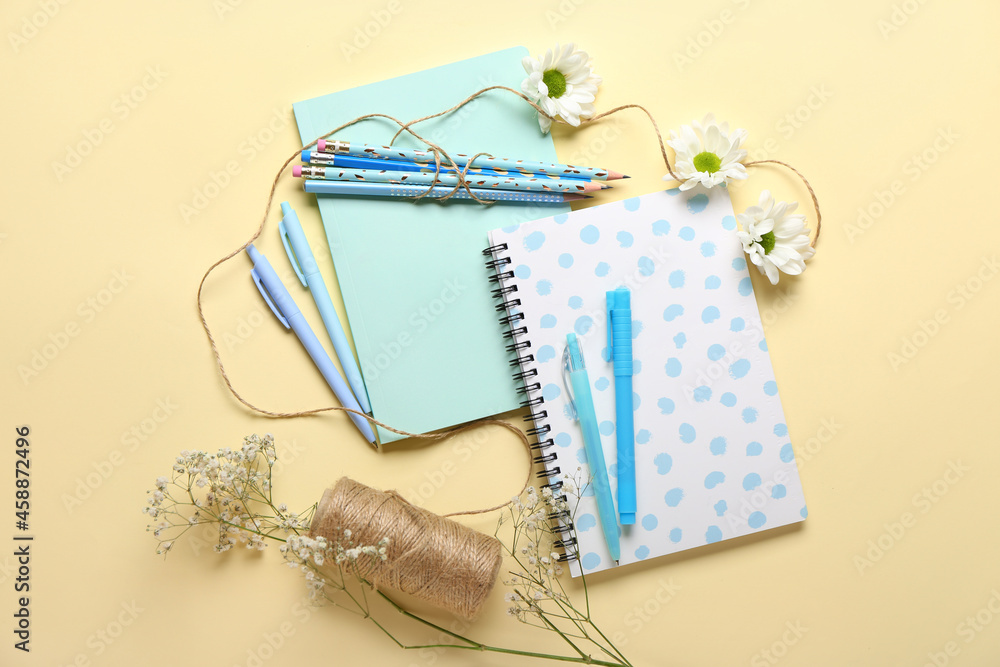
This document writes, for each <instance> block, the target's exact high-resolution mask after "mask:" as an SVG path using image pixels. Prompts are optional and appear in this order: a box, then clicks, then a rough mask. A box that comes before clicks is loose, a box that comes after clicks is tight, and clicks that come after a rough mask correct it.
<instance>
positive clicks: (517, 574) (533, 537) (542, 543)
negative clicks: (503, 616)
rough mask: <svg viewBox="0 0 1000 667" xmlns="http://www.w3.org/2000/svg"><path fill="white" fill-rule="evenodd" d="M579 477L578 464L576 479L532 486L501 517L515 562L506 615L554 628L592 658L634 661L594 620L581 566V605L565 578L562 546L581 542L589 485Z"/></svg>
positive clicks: (508, 582)
mask: <svg viewBox="0 0 1000 667" xmlns="http://www.w3.org/2000/svg"><path fill="white" fill-rule="evenodd" d="M580 476H582V471H581V470H580V469H579V468H578V469H577V478H573V477H569V476H565V477H563V479H562V480H560V481H558V482H556V483H555V484H551V485H545V486H543V487H542V488H541V489H536V488H535V487H533V486H529V487H528V488H527V490H526V491H525V493H524V494H523V495H522V496H521V497H516V498H513V499H512V500H511V504H510V506H509V507H508V511H507V514H505V515H502V516H501V518H500V520H499V521H498V523H497V530H496V533H495V534H496V536H497V537H498V538H499V539H500V541H501V543H502V544H503V545H504V548H505V549H507V555H508V556H509V558H510V559H511V561H512V562H513V564H514V566H515V567H513V568H512V569H511V570H510V571H509V573H508V575H509V576H507V577H505V578H504V579H503V583H504V584H505V585H506V586H507V587H508V589H509V592H508V593H507V594H506V595H505V596H504V600H505V601H506V602H507V603H508V606H507V615H508V616H512V617H514V618H516V619H517V620H518V621H520V622H522V623H524V624H526V625H531V626H534V627H537V628H541V629H543V630H548V631H551V632H555V633H556V634H558V635H559V636H560V637H562V639H563V640H564V641H566V642H568V643H569V644H570V645H571V646H572V647H573V648H574V649H575V650H576V652H577V653H578V654H579V655H581V656H583V655H586V656H587V657H588V661H589V660H593V661H594V662H595V663H597V662H598V661H597V660H596V659H595V658H592V657H591V656H590V653H589V651H594V650H596V651H599V652H600V654H601V655H602V658H603V659H604V660H606V661H607V662H605V663H601V664H611V665H630V664H631V663H629V661H628V660H627V659H626V658H625V656H624V655H622V653H621V651H619V650H618V648H617V647H616V646H615V645H614V644H613V643H612V642H611V640H610V639H608V637H607V636H606V635H605V634H604V633H603V632H601V630H600V628H598V626H597V625H596V624H595V623H594V621H593V619H592V617H591V613H590V598H589V595H588V593H587V583H586V577H585V576H584V575H583V573H582V570H581V576H580V580H581V582H582V583H583V597H584V600H583V601H584V604H583V605H582V608H580V607H578V606H576V605H575V604H574V602H573V601H572V600H571V599H570V596H569V594H568V593H567V591H566V589H565V588H564V587H563V585H562V582H561V581H560V577H561V576H562V574H563V570H564V568H563V565H562V563H563V559H564V557H563V556H561V555H560V554H559V553H558V551H557V549H559V548H562V547H565V548H567V549H569V550H570V551H572V549H573V545H575V543H576V530H575V528H574V524H573V521H572V518H573V516H575V514H576V507H577V505H578V503H579V499H580V497H579V492H578V489H581V488H586V486H587V483H581V482H582V481H583V480H581V479H580ZM588 483H589V482H588ZM501 535H503V536H502V537H501ZM508 545H509V547H508Z"/></svg>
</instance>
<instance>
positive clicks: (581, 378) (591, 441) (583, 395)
mask: <svg viewBox="0 0 1000 667" xmlns="http://www.w3.org/2000/svg"><path fill="white" fill-rule="evenodd" d="M567 376H568V377H569V382H566V378H567ZM563 383H564V384H565V385H566V391H567V393H568V394H569V395H570V411H571V412H572V413H573V417H574V420H578V421H579V422H580V430H582V431H583V446H584V448H585V449H586V452H587V464H588V465H589V466H590V473H591V475H593V482H592V484H593V485H594V498H596V499H597V514H598V516H600V518H601V530H602V531H603V532H604V539H605V540H606V541H607V543H608V550H609V551H610V552H611V559H612V560H613V561H615V565H617V564H618V561H619V560H620V559H621V545H620V543H619V541H618V522H617V520H616V519H617V516H616V515H615V501H614V498H613V496H612V495H611V483H610V482H609V481H608V468H607V465H606V464H605V463H604V447H603V446H602V445H601V431H600V429H598V427H597V414H596V413H595V412H594V398H593V396H592V395H591V393H590V378H589V377H588V376H587V368H586V366H585V365H584V363H583V353H582V352H581V351H580V341H578V340H577V338H576V334H572V333H571V334H566V349H565V350H564V351H563Z"/></svg>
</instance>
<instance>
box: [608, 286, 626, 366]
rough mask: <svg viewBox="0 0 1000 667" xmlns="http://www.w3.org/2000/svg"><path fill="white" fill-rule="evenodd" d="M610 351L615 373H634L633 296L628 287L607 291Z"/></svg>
mask: <svg viewBox="0 0 1000 667" xmlns="http://www.w3.org/2000/svg"><path fill="white" fill-rule="evenodd" d="M606 297H607V303H608V353H609V354H610V355H611V361H612V362H613V363H614V372H615V375H632V298H631V293H630V292H629V290H628V288H627V287H619V288H618V289H616V290H612V291H610V292H608V293H607V295H606Z"/></svg>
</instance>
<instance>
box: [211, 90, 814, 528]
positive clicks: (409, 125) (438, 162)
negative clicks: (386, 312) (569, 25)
mask: <svg viewBox="0 0 1000 667" xmlns="http://www.w3.org/2000/svg"><path fill="white" fill-rule="evenodd" d="M491 90H503V91H506V92H508V93H511V94H513V95H516V96H517V97H519V98H521V99H522V100H524V101H525V102H526V103H528V104H529V105H531V107H532V108H534V109H535V111H537V112H538V113H539V114H540V115H542V116H544V117H545V118H548V119H549V120H552V121H553V122H556V123H562V122H564V121H562V120H561V119H558V118H554V117H552V116H550V115H549V114H547V113H546V112H545V110H544V109H542V108H541V107H540V106H538V105H537V104H535V102H534V101H532V100H531V99H530V98H529V97H527V96H526V95H525V94H524V93H522V92H520V91H517V90H514V89H513V88H509V87H507V86H489V87H487V88H483V89H482V90H478V91H476V92H475V93H473V94H471V95H469V96H468V97H466V98H465V99H464V100H462V101H461V102H459V103H458V104H456V105H455V106H453V107H450V108H448V109H445V110H444V111H440V112H438V113H435V114H431V115H429V116H424V117H422V118H417V119H415V120H411V121H408V122H403V121H400V120H399V119H397V118H394V117H393V116H390V115H388V114H383V113H370V114H365V115H363V116H358V117H357V118H354V119H353V120H349V121H347V122H346V123H344V124H342V125H340V126H338V127H336V128H334V129H332V130H330V131H329V132H326V133H324V134H323V135H322V136H319V137H316V138H315V139H314V140H312V141H310V142H309V143H307V144H305V145H303V146H302V147H301V148H297V149H296V150H295V152H294V153H292V154H291V155H289V156H288V158H287V159H286V160H285V161H284V163H282V165H281V168H280V169H278V172H277V174H275V176H274V179H273V180H272V181H271V189H270V191H269V192H268V195H267V202H266V203H265V205H264V215H263V216H262V217H261V220H260V224H259V225H258V226H257V229H256V231H254V233H253V235H252V236H251V237H250V238H249V239H248V240H247V241H246V242H245V243H243V245H241V246H240V247H239V248H237V249H235V250H233V251H232V252H230V253H228V254H226V255H225V256H224V257H222V258H221V259H219V260H217V261H216V262H215V263H213V264H212V265H211V266H210V267H208V269H207V270H206V271H205V274H204V275H203V276H202V277H201V281H200V282H199V283H198V317H199V318H200V319H201V326H202V328H203V329H204V330H205V335H206V336H208V342H209V344H210V345H211V346H212V354H213V355H214V357H215V363H216V366H217V367H218V369H219V373H220V374H221V375H222V380H223V382H225V384H226V388H227V389H229V392H230V393H231V394H232V395H233V396H234V397H236V400H238V401H239V402H240V403H242V404H243V405H245V406H246V407H248V408H249V409H251V410H253V411H254V412H257V413H259V414H262V415H267V416H268V417H275V418H282V417H303V416H306V415H312V414H318V413H321V412H328V411H344V412H353V413H354V414H357V415H360V416H361V417H364V418H365V419H367V420H368V421H369V422H371V423H372V424H377V425H378V426H381V427H382V428H384V429H386V430H389V431H392V432H393V433H398V434H400V435H404V436H406V437H409V438H419V439H422V440H426V441H429V442H437V441H440V440H444V439H446V438H448V437H451V436H453V435H457V434H459V433H462V432H464V431H468V430H471V429H474V428H477V427H479V426H482V425H488V424H494V425H497V426H502V427H504V428H507V429H508V430H510V431H512V432H514V433H515V434H517V435H518V436H519V438H520V440H521V441H522V443H523V444H524V446H525V447H528V439H527V437H526V436H525V435H524V433H522V432H521V431H520V429H517V428H516V427H514V426H512V425H510V424H508V423H507V422H504V421H502V420H498V419H485V420H480V421H476V422H471V423H469V424H466V425H464V426H460V427H458V428H457V429H452V430H449V431H443V432H440V433H410V432H408V431H402V430H399V429H396V428H393V427H391V426H389V425H388V424H385V423H383V422H381V421H379V420H377V419H374V418H372V417H370V416H368V415H367V414H364V413H361V412H358V411H356V410H351V409H350V408H345V407H342V406H330V407H325V408H314V409H311V410H299V411H296V412H280V411H275V410H267V409H265V408H261V407H258V406H257V405H254V404H253V403H251V402H250V401H248V400H247V399H246V398H244V397H243V395H242V394H240V392H238V391H237V390H236V388H235V387H234V386H233V383H232V381H231V380H230V379H229V375H228V374H227V373H226V367H225V364H224V363H223V361H222V355H221V354H220V352H219V347H218V344H217V343H216V341H215V336H213V335H212V329H211V327H210V326H209V324H208V320H207V319H206V318H205V310H204V303H203V301H202V298H203V294H204V290H205V282H206V281H207V280H208V277H209V276H210V275H211V274H212V272H213V271H215V269H216V268H218V267H219V266H220V265H221V264H223V263H225V262H228V261H229V260H230V259H232V258H233V257H235V256H237V255H239V254H241V253H243V251H245V250H246V249H247V247H248V246H249V245H250V244H251V243H253V242H254V241H256V240H257V238H258V237H260V235H261V233H262V232H263V231H264V225H265V224H266V223H267V217H268V215H269V214H270V212H271V206H272V204H273V202H274V194H275V192H276V190H277V188H278V182H279V180H280V178H281V176H282V174H283V173H284V172H285V170H286V169H287V168H288V166H289V165H290V164H291V163H292V161H294V160H295V159H296V158H298V157H299V155H300V154H301V152H302V151H304V150H306V149H308V148H309V147H311V146H314V145H316V142H318V141H319V140H320V139H325V138H327V137H330V136H333V135H335V134H337V133H338V132H341V131H342V130H344V129H345V128H348V127H350V126H352V125H355V124H356V123H360V122H362V121H365V120H368V119H371V118H385V119H387V120H389V121H392V122H393V123H395V124H396V125H398V126H399V130H397V132H396V134H395V135H393V137H392V140H391V141H390V142H389V143H390V145H391V144H392V143H393V142H395V141H396V139H397V138H398V137H399V135H400V134H402V133H403V132H407V133H409V134H410V135H412V136H413V137H414V138H415V139H417V140H418V141H420V142H421V143H423V144H424V145H426V146H427V147H428V148H429V149H430V150H431V151H432V152H433V154H434V181H433V184H437V183H438V176H439V175H440V170H441V166H442V160H443V161H444V164H446V165H448V166H450V167H452V168H453V169H454V170H455V171H456V172H458V179H457V181H458V182H457V183H456V184H455V185H454V186H453V187H452V188H451V189H450V190H449V191H448V192H446V193H445V194H443V195H442V196H440V197H432V199H436V200H438V201H445V200H447V199H449V198H451V197H452V196H454V194H455V193H457V192H458V191H459V190H461V189H464V190H465V191H466V192H467V193H468V194H469V196H470V197H471V198H472V199H474V200H475V201H476V202H478V203H479V204H482V205H490V204H492V203H493V202H489V201H484V200H482V199H480V198H478V197H476V195H475V194H474V193H473V192H472V189H471V188H470V187H469V183H468V182H467V181H466V176H467V173H468V170H469V168H470V167H471V165H472V164H473V162H474V161H475V158H477V157H479V156H481V155H488V154H486V153H478V154H477V155H476V156H474V158H473V159H472V160H469V161H468V162H467V163H466V164H465V165H464V166H463V167H459V166H458V165H457V164H456V162H455V160H454V159H452V157H451V156H450V155H449V154H448V153H447V151H445V150H444V149H443V148H441V147H440V146H438V145H437V144H435V143H434V142H432V141H430V140H429V139H426V138H425V137H423V136H421V135H420V134H418V133H417V132H416V131H415V130H414V129H413V126H414V125H417V124H418V123H422V122H424V121H427V120H431V119H432V118H438V117H440V116H444V115H446V114H449V113H452V112H454V111H457V110H458V109H461V108H462V107H463V106H465V105H466V104H468V103H469V102H472V101H473V100H474V99H476V98H477V97H479V96H480V95H484V94H485V93H488V92H490V91H491ZM627 109H638V110H640V111H642V112H643V113H644V114H646V117H647V118H648V119H649V122H650V124H651V125H652V126H653V131H654V132H655V133H656V140H657V142H658V143H659V147H660V155H661V156H662V157H663V164H664V165H665V166H666V168H667V172H669V173H670V175H671V177H673V178H674V179H675V180H678V181H679V180H680V178H679V177H678V176H677V174H676V173H675V172H674V170H673V168H672V167H671V165H670V160H669V158H668V157H667V150H666V146H665V144H664V141H663V135H662V134H661V132H660V128H659V126H658V125H657V123H656V119H655V118H653V115H652V114H651V113H650V112H649V110H648V109H646V108H645V107H643V106H641V105H639V104H624V105H621V106H618V107H615V108H613V109H610V110H608V111H605V112H603V113H600V114H597V115H595V116H593V117H591V118H587V119H584V120H581V122H580V124H581V125H589V124H591V123H595V122H598V121H599V120H601V119H602V118H606V117H608V116H610V115H612V114H615V113H618V112H621V111H625V110H627ZM490 157H492V156H490ZM763 164H775V165H780V166H783V167H786V168H787V169H789V170H791V171H792V172H793V173H794V174H795V175H796V176H798V177H799V178H800V179H801V180H802V182H803V183H804V184H805V186H806V189H808V191H809V195H810V197H812V201H813V207H814V208H815V210H816V230H815V234H814V236H813V240H812V244H813V245H815V244H816V241H817V240H818V239H819V231H820V220H821V214H820V210H819V201H818V199H817V198H816V193H815V192H814V191H813V189H812V186H811V185H810V184H809V181H808V180H806V178H805V176H803V175H802V174H801V173H800V172H799V171H798V170H797V169H795V168H794V167H792V166H791V165H789V164H787V163H785V162H782V161H780V160H757V161H754V162H748V163H746V166H748V167H750V166H755V165H763ZM429 192H430V188H428V189H427V191H426V192H424V193H423V194H421V195H420V196H418V197H414V198H412V199H413V200H414V201H417V200H420V199H422V198H423V197H425V196H427V193H429ZM362 224H363V223H362ZM530 479H531V473H530V470H529V473H528V478H527V480H526V481H525V484H524V487H522V489H521V490H522V492H523V491H524V488H526V487H527V485H528V484H529V483H530ZM506 504H507V503H504V504H501V505H497V506H496V507H490V508H486V509H483V510H475V511H468V512H456V513H454V514H477V513H481V512H490V511H492V510H495V509H499V508H500V507H504V506H506ZM448 516H452V515H448Z"/></svg>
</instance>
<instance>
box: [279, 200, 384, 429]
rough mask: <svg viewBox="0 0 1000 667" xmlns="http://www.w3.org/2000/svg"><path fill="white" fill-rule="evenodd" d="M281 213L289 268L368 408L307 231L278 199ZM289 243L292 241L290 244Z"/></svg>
mask: <svg viewBox="0 0 1000 667" xmlns="http://www.w3.org/2000/svg"><path fill="white" fill-rule="evenodd" d="M281 214H282V216H284V217H283V218H282V219H281V222H279V223H278V233H280V234H281V243H282V244H283V245H284V246H285V253H286V254H287V255H288V261H289V262H291V263H292V269H293V270H294V271H295V275H296V276H298V278H299V282H301V283H302V286H303V287H307V288H309V292H310V293H311V294H312V297H313V301H315V302H316V308H318V309H319V314H320V317H322V318H323V324H324V325H326V331H327V333H328V334H330V341H331V342H332V343H333V351H334V352H336V354H337V358H338V359H339V360H340V366H341V367H342V368H343V369H344V375H346V376H347V382H348V383H350V385H351V389H352V390H353V391H354V396H355V397H357V399H358V403H359V404H360V405H361V409H362V411H364V412H371V411H372V407H371V405H370V404H369V403H368V390H367V389H365V381H364V380H363V379H362V378H361V371H360V370H359V369H358V363H357V362H356V361H355V360H354V352H353V351H352V350H351V346H350V344H349V343H348V342H347V335H346V334H344V327H343V326H342V325H341V324H340V318H339V317H337V311H336V310H334V308H333V301H332V300H331V299H330V292H328V291H327V289H326V283H325V282H324V281H323V276H322V274H320V272H319V266H318V265H317V264H316V258H315V257H314V256H313V252H312V248H310V247H309V241H308V240H306V234H305V232H303V231H302V225H301V223H299V216H297V215H295V211H294V210H292V207H291V206H290V205H289V204H288V202H281ZM289 244H291V245H289Z"/></svg>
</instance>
